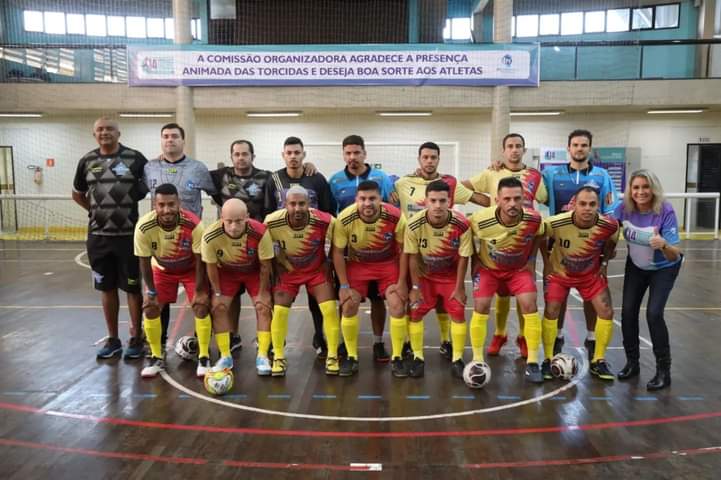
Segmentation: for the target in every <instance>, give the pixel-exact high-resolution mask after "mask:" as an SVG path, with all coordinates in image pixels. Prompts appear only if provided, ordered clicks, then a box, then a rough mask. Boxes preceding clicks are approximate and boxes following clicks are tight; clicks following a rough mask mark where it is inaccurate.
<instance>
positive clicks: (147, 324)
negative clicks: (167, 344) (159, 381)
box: [143, 317, 163, 358]
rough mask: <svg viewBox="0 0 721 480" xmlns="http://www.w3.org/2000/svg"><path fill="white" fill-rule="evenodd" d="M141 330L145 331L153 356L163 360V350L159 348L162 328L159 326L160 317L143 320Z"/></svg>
mask: <svg viewBox="0 0 721 480" xmlns="http://www.w3.org/2000/svg"><path fill="white" fill-rule="evenodd" d="M143 330H145V337H146V338H147V339H148V343H149V344H150V351H151V352H152V353H153V356H154V357H155V358H163V349H162V348H161V346H160V337H161V336H162V330H163V327H162V326H161V325H160V317H157V318H145V320H143Z"/></svg>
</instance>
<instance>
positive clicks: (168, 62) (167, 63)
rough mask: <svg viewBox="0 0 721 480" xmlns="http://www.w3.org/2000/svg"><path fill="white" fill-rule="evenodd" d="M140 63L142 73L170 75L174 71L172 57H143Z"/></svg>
mask: <svg viewBox="0 0 721 480" xmlns="http://www.w3.org/2000/svg"><path fill="white" fill-rule="evenodd" d="M140 65H141V68H142V70H143V73H146V74H150V75H170V74H173V73H174V72H175V60H174V59H173V57H143V58H142V61H141V63H140Z"/></svg>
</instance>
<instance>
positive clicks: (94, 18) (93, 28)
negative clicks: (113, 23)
mask: <svg viewBox="0 0 721 480" xmlns="http://www.w3.org/2000/svg"><path fill="white" fill-rule="evenodd" d="M85 28H86V29H87V31H88V35H92V36H94V37H105V36H106V35H107V31H108V30H107V25H106V23H105V15H85Z"/></svg>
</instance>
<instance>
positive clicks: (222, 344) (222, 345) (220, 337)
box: [215, 332, 230, 357]
mask: <svg viewBox="0 0 721 480" xmlns="http://www.w3.org/2000/svg"><path fill="white" fill-rule="evenodd" d="M215 343H217V344H218V351H220V356H221V357H229V356H230V332H223V333H216V334H215Z"/></svg>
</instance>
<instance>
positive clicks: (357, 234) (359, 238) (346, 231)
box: [333, 202, 406, 263]
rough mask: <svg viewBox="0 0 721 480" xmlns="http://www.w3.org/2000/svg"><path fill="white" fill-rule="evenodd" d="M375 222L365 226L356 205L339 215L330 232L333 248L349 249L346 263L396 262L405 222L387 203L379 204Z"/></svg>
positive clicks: (398, 211) (400, 247)
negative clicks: (331, 233) (331, 232)
mask: <svg viewBox="0 0 721 480" xmlns="http://www.w3.org/2000/svg"><path fill="white" fill-rule="evenodd" d="M380 210H381V211H380V215H379V217H378V219H377V220H376V221H374V222H370V223H367V222H365V221H364V220H363V219H362V218H361V216H360V214H359V213H358V205H356V204H353V205H349V206H348V207H346V208H345V209H343V211H342V212H340V214H339V215H338V218H337V219H336V223H335V229H334V231H333V245H334V246H335V247H336V248H346V247H347V248H348V261H349V262H359V263H378V262H387V261H389V260H397V259H398V256H399V254H400V253H401V252H402V251H403V235H404V234H405V230H406V219H405V217H404V216H403V215H402V214H401V211H400V210H399V209H398V208H396V207H394V206H393V205H391V204H389V203H385V202H384V203H382V204H381V207H380Z"/></svg>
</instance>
